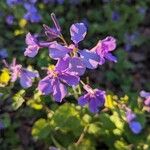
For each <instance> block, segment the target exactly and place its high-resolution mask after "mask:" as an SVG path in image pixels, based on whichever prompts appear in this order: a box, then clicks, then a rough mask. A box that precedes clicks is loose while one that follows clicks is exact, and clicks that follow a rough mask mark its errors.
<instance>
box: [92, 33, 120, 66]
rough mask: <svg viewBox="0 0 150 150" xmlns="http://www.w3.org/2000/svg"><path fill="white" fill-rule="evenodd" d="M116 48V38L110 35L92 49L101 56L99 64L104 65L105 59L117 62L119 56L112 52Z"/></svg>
mask: <svg viewBox="0 0 150 150" xmlns="http://www.w3.org/2000/svg"><path fill="white" fill-rule="evenodd" d="M115 48H116V39H115V38H113V37H111V36H108V37H106V38H105V39H104V40H102V41H101V40H100V41H99V42H98V43H97V45H96V46H95V47H94V48H92V49H91V51H94V52H96V53H97V54H98V55H99V57H100V61H99V64H100V65H102V64H104V63H105V59H108V60H109V61H113V62H117V58H116V57H115V56H113V55H112V54H111V53H110V52H111V51H113V50H114V49H115Z"/></svg>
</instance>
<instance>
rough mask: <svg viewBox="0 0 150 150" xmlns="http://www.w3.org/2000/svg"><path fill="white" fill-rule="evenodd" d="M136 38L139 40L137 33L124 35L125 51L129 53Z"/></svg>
mask: <svg viewBox="0 0 150 150" xmlns="http://www.w3.org/2000/svg"><path fill="white" fill-rule="evenodd" d="M138 38H139V33H138V32H134V33H125V35H124V43H125V50H126V51H130V50H131V48H132V47H133V45H135V43H136V41H137V40H138Z"/></svg>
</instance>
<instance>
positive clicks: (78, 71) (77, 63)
mask: <svg viewBox="0 0 150 150" xmlns="http://www.w3.org/2000/svg"><path fill="white" fill-rule="evenodd" d="M85 70H86V67H85V65H84V64H83V61H82V60H81V58H79V57H73V58H70V64H69V69H68V72H70V73H72V74H73V75H79V76H81V75H83V74H84V72H85Z"/></svg>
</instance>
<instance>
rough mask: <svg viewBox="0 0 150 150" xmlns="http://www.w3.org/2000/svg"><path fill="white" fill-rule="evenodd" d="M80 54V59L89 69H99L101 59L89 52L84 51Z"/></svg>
mask: <svg viewBox="0 0 150 150" xmlns="http://www.w3.org/2000/svg"><path fill="white" fill-rule="evenodd" d="M79 53H80V57H81V58H82V60H83V63H84V64H85V66H86V67H87V68H89V69H95V68H97V66H98V64H99V61H100V57H99V56H98V55H97V54H96V53H95V52H92V51H89V50H86V49H85V50H82V51H79Z"/></svg>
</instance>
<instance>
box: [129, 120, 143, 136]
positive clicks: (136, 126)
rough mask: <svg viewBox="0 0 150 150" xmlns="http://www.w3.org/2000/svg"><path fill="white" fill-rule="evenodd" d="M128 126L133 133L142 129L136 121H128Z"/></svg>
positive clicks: (137, 132)
mask: <svg viewBox="0 0 150 150" xmlns="http://www.w3.org/2000/svg"><path fill="white" fill-rule="evenodd" d="M129 127H130V129H131V130H132V132H133V133H135V134H139V133H140V132H141V130H142V126H141V124H140V123H139V122H138V121H131V122H130V123H129Z"/></svg>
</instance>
